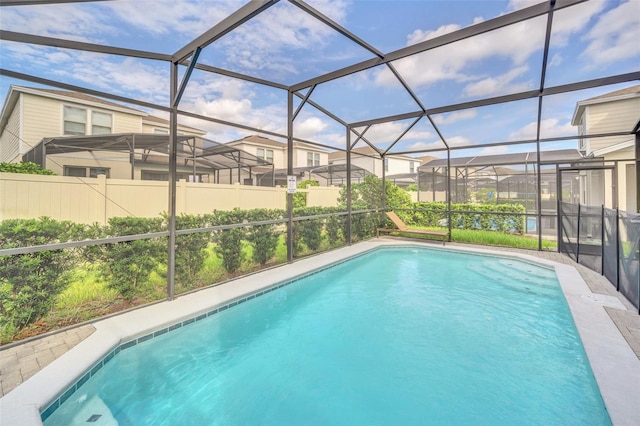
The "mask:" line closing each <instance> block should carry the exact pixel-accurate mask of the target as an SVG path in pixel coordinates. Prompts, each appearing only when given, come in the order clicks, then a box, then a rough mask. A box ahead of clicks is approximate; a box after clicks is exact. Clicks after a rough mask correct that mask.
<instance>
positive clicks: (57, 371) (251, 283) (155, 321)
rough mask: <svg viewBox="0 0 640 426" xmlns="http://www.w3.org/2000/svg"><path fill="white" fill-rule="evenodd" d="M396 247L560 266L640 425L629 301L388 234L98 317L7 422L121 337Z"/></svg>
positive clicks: (606, 382)
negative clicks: (611, 310) (623, 323)
mask: <svg viewBox="0 0 640 426" xmlns="http://www.w3.org/2000/svg"><path fill="white" fill-rule="evenodd" d="M390 246H403V247H406V246H417V247H428V248H429V249H433V250H445V251H456V252H469V253H474V254H482V255H489V256H497V257H510V258H515V259H520V260H524V261H526V262H529V263H534V264H537V265H542V266H547V267H551V268H554V269H555V271H556V274H557V276H558V280H559V281H560V284H561V287H562V290H563V293H564V296H565V299H566V300H567V303H568V305H569V308H570V310H571V313H572V315H573V318H574V322H575V324H576V328H577V329H578V332H579V334H580V338H581V339H582V343H583V346H584V348H585V352H586V353H587V357H588V358H589V362H590V364H591V369H592V370H593V373H594V375H595V377H596V381H597V383H598V386H599V387H600V392H601V394H602V397H603V399H604V402H605V405H606V407H607V410H608V412H609V415H610V417H611V420H612V422H613V424H614V425H626V424H630V425H631V424H634V425H635V424H640V409H638V408H637V406H636V405H637V401H638V400H640V380H638V378H640V360H639V359H638V357H637V356H636V355H635V353H634V352H633V350H632V349H631V348H630V347H629V345H628V343H627V342H626V340H625V339H624V337H623V336H622V335H621V334H620V331H619V330H618V328H617V327H616V326H615V324H614V323H613V321H612V320H611V318H610V317H609V315H608V314H607V312H606V311H605V309H604V306H614V307H618V308H621V309H624V306H622V305H620V306H617V305H616V302H617V303H618V304H620V302H619V301H618V300H617V299H616V298H615V297H613V298H612V297H611V296H605V295H600V294H595V293H592V292H591V290H590V289H589V288H588V287H587V285H586V283H585V282H584V280H583V278H582V277H581V276H580V274H579V273H578V271H577V270H576V268H575V267H573V266H570V265H564V264H560V263H557V262H553V261H550V260H546V259H540V258H536V257H534V256H530V255H526V254H520V253H510V252H501V251H492V250H491V249H479V248H473V247H457V246H456V247H453V248H452V247H442V246H436V245H434V244H431V243H421V242H404V241H384V240H376V241H366V242H362V243H358V244H356V245H353V246H348V247H343V248H340V249H337V250H333V251H330V252H327V253H323V254H320V255H317V256H312V257H309V258H305V259H301V260H297V261H296V262H294V263H291V264H286V265H282V266H280V267H276V268H272V269H269V270H267V271H264V272H260V273H258V274H253V275H249V276H246V277H243V278H239V279H236V280H233V281H229V282H227V283H224V284H221V285H219V286H215V287H210V288H207V289H203V290H200V291H197V292H194V293H190V294H186V295H183V296H180V297H178V298H176V299H175V300H173V301H170V302H169V301H165V302H161V303H158V304H155V305H151V306H148V307H145V308H142V309H139V310H134V311H130V312H127V313H124V314H122V315H117V316H114V317H110V318H107V319H104V320H101V321H97V322H95V323H94V324H93V325H94V327H95V328H96V331H95V332H94V333H93V334H92V335H91V336H89V337H87V338H86V339H85V340H83V341H82V342H80V343H79V344H78V345H77V346H75V347H74V348H73V349H71V350H70V351H69V352H67V353H66V354H64V355H63V356H61V357H60V358H58V359H56V360H55V361H53V362H52V363H51V364H50V365H48V366H47V367H45V368H44V369H43V370H41V371H40V372H38V373H37V374H35V375H34V376H33V377H31V378H30V379H28V380H27V381H25V382H24V383H22V384H21V385H20V386H18V387H17V388H15V389H14V390H13V391H11V392H9V393H8V394H7V395H5V396H4V397H3V398H1V399H0V412H1V413H2V423H3V424H20V425H41V424H42V422H41V420H40V412H41V410H44V409H46V408H47V407H48V406H49V405H50V404H51V403H52V402H53V401H55V400H56V399H57V398H59V397H60V396H61V394H62V392H63V391H65V390H66V389H68V388H69V387H70V386H73V385H74V384H75V382H76V381H78V379H80V378H81V377H82V375H83V374H85V373H87V371H89V370H90V369H91V368H93V367H94V366H95V365H96V364H97V363H99V362H100V361H101V359H102V358H104V357H105V355H107V354H109V353H110V352H111V351H113V350H114V349H116V348H118V347H119V346H120V345H122V344H125V343H127V342H130V341H135V339H138V338H140V337H143V336H147V335H149V334H151V333H154V332H156V331H159V330H160V331H161V330H164V329H166V328H167V327H170V326H171V325H174V324H177V323H181V322H183V321H185V320H187V321H188V320H189V319H190V318H195V317H197V316H199V315H200V316H201V315H202V314H206V313H207V312H211V311H214V310H215V309H217V308H219V307H221V306H225V305H227V304H229V303H233V302H234V301H236V302H237V301H238V300H241V299H243V298H246V297H247V296H250V295H253V294H255V293H260V292H261V291H263V290H265V289H268V288H270V287H273V286H274V285H280V284H281V283H285V282H291V281H293V280H296V279H299V278H301V277H303V276H306V275H309V274H312V273H314V272H317V271H318V270H320V269H323V268H325V267H327V266H330V265H332V264H335V263H341V262H344V261H346V260H348V259H350V258H353V257H355V256H358V255H362V254H364V253H366V252H369V251H371V250H373V249H376V248H378V247H390ZM257 277H260V279H256V278H257ZM52 384H53V385H52Z"/></svg>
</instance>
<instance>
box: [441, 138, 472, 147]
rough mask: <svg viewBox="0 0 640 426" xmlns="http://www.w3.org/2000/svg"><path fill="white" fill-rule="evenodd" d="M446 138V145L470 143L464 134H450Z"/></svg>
mask: <svg viewBox="0 0 640 426" xmlns="http://www.w3.org/2000/svg"><path fill="white" fill-rule="evenodd" d="M446 139H447V145H449V146H450V147H451V146H465V145H469V144H471V141H470V140H469V139H468V138H466V137H464V136H452V137H450V138H446Z"/></svg>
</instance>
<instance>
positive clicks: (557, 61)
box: [547, 53, 563, 68]
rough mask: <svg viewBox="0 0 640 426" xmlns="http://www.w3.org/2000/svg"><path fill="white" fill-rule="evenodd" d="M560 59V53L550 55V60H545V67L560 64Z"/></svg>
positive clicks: (561, 59)
mask: <svg viewBox="0 0 640 426" xmlns="http://www.w3.org/2000/svg"><path fill="white" fill-rule="evenodd" d="M562 61H563V58H562V55H560V54H559V53H556V54H554V55H553V56H552V57H551V60H550V61H549V62H547V68H551V67H557V66H560V64H562Z"/></svg>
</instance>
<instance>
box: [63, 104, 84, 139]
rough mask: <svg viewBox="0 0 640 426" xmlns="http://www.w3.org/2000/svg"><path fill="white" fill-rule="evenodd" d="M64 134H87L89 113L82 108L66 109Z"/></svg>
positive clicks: (66, 107)
mask: <svg viewBox="0 0 640 426" xmlns="http://www.w3.org/2000/svg"><path fill="white" fill-rule="evenodd" d="M64 134H65V135H85V134H87V111H86V110H84V109H82V108H74V107H69V106H65V107H64Z"/></svg>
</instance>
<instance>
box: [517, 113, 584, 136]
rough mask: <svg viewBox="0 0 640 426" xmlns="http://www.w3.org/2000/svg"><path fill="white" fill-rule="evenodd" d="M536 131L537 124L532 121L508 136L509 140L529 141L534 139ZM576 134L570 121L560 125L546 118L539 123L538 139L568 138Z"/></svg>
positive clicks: (554, 120) (552, 119)
mask: <svg viewBox="0 0 640 426" xmlns="http://www.w3.org/2000/svg"><path fill="white" fill-rule="evenodd" d="M537 131H538V123H537V122H535V121H533V122H531V123H529V124H527V125H525V126H523V127H521V128H520V129H518V130H516V131H515V132H512V133H510V134H509V140H513V141H516V140H531V139H535V138H536V135H537ZM576 133H577V128H576V127H575V126H572V125H571V122H570V121H567V122H566V123H560V121H559V120H558V119H556V118H547V119H545V120H542V121H540V137H541V138H553V137H559V136H569V135H573V134H576Z"/></svg>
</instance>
